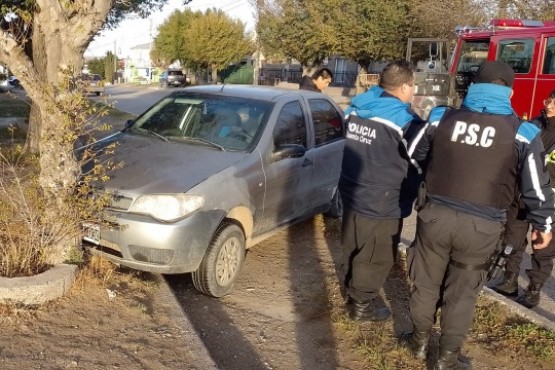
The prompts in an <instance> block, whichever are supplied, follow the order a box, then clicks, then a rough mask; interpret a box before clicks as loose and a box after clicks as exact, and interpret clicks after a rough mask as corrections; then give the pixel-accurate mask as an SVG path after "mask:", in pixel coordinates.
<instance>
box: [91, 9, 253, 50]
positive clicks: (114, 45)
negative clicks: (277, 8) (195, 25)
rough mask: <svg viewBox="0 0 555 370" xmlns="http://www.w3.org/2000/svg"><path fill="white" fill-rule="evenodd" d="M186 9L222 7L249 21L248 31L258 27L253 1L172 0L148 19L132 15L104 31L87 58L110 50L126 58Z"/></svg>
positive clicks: (95, 39)
mask: <svg viewBox="0 0 555 370" xmlns="http://www.w3.org/2000/svg"><path fill="white" fill-rule="evenodd" d="M186 8H190V9H191V10H193V11H197V10H200V11H205V10H206V9H209V8H217V9H221V10H223V11H224V12H225V13H226V14H227V15H228V16H230V17H231V18H233V19H238V20H240V21H242V22H243V23H245V25H246V27H245V28H246V29H247V30H252V29H253V28H254V15H253V13H254V9H253V8H252V6H251V5H250V4H249V0H193V1H191V2H190V3H189V4H188V5H186V6H184V5H183V1H182V0H168V2H167V4H166V5H165V6H164V8H162V10H161V11H159V12H156V13H153V14H151V16H150V17H149V18H147V19H141V18H139V17H138V16H132V17H129V18H128V19H126V20H123V21H121V22H120V23H119V25H118V27H117V28H116V29H114V30H108V31H102V32H101V33H100V34H99V35H97V36H96V37H95V38H94V40H93V41H92V42H91V43H90V45H89V47H88V48H87V50H86V51H85V57H102V56H104V55H106V52H107V51H111V52H114V51H115V52H116V55H118V56H119V57H126V56H127V55H129V49H130V48H131V47H133V46H135V45H140V44H147V43H149V42H150V41H151V35H152V36H156V33H157V28H158V26H160V25H161V24H162V23H163V22H164V21H165V20H166V19H167V18H168V17H169V15H170V14H171V13H173V12H174V11H175V10H185V9H186Z"/></svg>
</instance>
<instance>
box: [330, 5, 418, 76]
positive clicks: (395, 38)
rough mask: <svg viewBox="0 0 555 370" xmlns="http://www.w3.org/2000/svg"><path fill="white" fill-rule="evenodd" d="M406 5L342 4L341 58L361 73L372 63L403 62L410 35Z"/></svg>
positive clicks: (407, 6)
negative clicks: (391, 60)
mask: <svg viewBox="0 0 555 370" xmlns="http://www.w3.org/2000/svg"><path fill="white" fill-rule="evenodd" d="M409 11H410V8H409V5H408V3H407V2H406V1H400V0H390V1H380V0H369V1H364V2H360V3H358V2H355V1H344V4H343V13H344V14H345V16H344V21H343V22H342V23H341V25H340V27H341V28H340V31H339V32H338V33H339V34H340V35H341V39H342V42H341V49H340V54H341V55H342V56H345V57H347V58H349V59H352V60H354V61H356V62H357V63H358V64H359V65H360V66H361V68H362V69H363V70H365V71H366V70H368V66H369V64H370V63H371V62H373V61H381V60H387V59H397V58H403V57H404V52H405V50H406V41H407V38H408V36H409V34H410V30H411V28H410V24H409V21H408V14H409Z"/></svg>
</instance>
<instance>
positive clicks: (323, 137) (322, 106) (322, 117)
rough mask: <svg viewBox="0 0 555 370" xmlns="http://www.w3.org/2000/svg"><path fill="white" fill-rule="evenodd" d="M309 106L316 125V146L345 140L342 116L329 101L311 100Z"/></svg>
mask: <svg viewBox="0 0 555 370" xmlns="http://www.w3.org/2000/svg"><path fill="white" fill-rule="evenodd" d="M308 105H309V107H310V111H311V114H312V122H313V123H314V138H315V144H316V146H319V145H322V144H326V143H329V142H331V141H335V140H339V139H341V138H343V125H342V119H341V115H340V114H339V112H338V111H337V109H335V107H334V106H333V105H332V104H331V103H330V102H329V101H327V100H324V99H310V100H309V101H308Z"/></svg>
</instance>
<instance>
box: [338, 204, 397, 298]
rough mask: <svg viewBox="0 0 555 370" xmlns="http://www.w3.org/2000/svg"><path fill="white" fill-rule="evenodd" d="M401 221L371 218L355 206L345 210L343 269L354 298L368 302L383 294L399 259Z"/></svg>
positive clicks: (350, 295)
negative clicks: (390, 272)
mask: <svg viewBox="0 0 555 370" xmlns="http://www.w3.org/2000/svg"><path fill="white" fill-rule="evenodd" d="M401 222H402V221H401V219H378V218H369V217H365V216H363V215H361V214H360V213H357V212H353V211H351V210H347V209H345V210H344V211H343V222H342V224H341V246H342V249H343V273H344V278H345V280H344V284H345V287H346V291H347V295H348V296H349V297H350V298H352V299H354V300H356V301H358V302H368V301H370V300H372V299H374V298H376V297H377V296H378V295H379V291H380V289H381V288H382V286H383V284H384V282H385V279H386V278H387V275H388V274H389V271H390V270H391V268H392V267H393V263H394V261H395V255H396V251H397V246H398V244H399V241H400V232H401V225H402V223H401Z"/></svg>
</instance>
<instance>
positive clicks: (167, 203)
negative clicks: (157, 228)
mask: <svg viewBox="0 0 555 370" xmlns="http://www.w3.org/2000/svg"><path fill="white" fill-rule="evenodd" d="M203 205H204V198H203V197H201V196H200V195H189V194H155V195H141V196H139V197H138V198H137V199H135V201H134V202H133V204H131V207H130V208H129V212H133V213H143V214H147V215H150V216H152V217H154V218H155V219H157V220H160V221H166V222H169V221H176V220H179V219H180V218H183V217H185V216H187V215H189V214H191V213H193V212H195V211H196V210H198V209H199V208H201V207H202V206H203Z"/></svg>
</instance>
